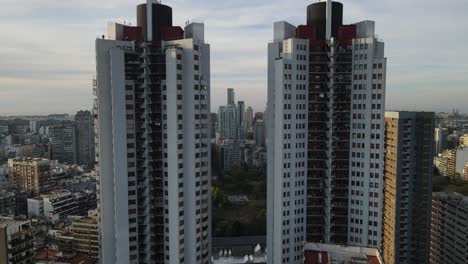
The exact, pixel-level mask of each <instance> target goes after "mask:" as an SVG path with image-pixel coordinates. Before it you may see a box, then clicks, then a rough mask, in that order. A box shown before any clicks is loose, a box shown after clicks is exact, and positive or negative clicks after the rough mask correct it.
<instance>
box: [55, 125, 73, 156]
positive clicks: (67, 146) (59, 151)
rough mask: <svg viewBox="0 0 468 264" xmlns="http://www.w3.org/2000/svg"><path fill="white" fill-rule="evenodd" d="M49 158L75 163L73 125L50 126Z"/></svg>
mask: <svg viewBox="0 0 468 264" xmlns="http://www.w3.org/2000/svg"><path fill="white" fill-rule="evenodd" d="M50 138H51V153H52V155H51V159H53V160H58V161H59V162H61V163H67V164H76V138H75V127H74V126H73V125H59V126H53V127H51V128H50Z"/></svg>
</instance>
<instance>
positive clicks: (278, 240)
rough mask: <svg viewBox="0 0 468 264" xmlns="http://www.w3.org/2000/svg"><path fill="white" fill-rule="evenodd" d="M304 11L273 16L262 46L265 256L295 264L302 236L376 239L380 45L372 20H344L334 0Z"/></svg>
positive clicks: (368, 243)
mask: <svg viewBox="0 0 468 264" xmlns="http://www.w3.org/2000/svg"><path fill="white" fill-rule="evenodd" d="M307 14H308V16H307V25H301V26H298V27H296V26H293V25H291V24H289V23H287V22H277V23H275V24H274V36H273V39H274V40H273V42H272V43H270V44H269V48H268V117H267V123H268V124H267V125H268V129H267V130H268V133H267V135H268V142H269V143H268V145H270V142H271V146H269V147H268V150H267V151H268V181H267V182H268V187H267V189H268V198H267V212H268V217H267V221H268V223H267V237H268V239H267V249H268V251H267V252H268V260H269V261H270V260H271V263H301V262H302V260H303V256H304V255H303V245H304V241H309V242H324V243H337V244H348V245H357V246H365V247H376V248H380V247H381V242H382V241H381V238H382V213H383V212H382V196H381V195H379V196H378V197H376V196H375V195H374V193H379V194H382V190H383V169H384V109H385V82H386V81H385V80H386V58H385V55H384V43H383V42H382V41H380V40H379V39H378V38H377V36H376V34H375V23H374V22H373V21H368V20H367V21H362V22H359V23H356V24H350V25H343V23H342V21H343V5H342V4H341V3H338V2H331V1H327V2H318V3H313V4H311V5H309V6H308V8H307ZM353 183H354V185H353ZM371 195H372V196H371Z"/></svg>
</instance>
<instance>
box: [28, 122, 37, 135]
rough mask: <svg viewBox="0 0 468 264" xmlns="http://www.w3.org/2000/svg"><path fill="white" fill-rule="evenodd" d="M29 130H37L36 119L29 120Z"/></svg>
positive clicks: (34, 131)
mask: <svg viewBox="0 0 468 264" xmlns="http://www.w3.org/2000/svg"><path fill="white" fill-rule="evenodd" d="M29 132H31V133H37V132H39V126H38V124H37V121H35V120H31V121H29Z"/></svg>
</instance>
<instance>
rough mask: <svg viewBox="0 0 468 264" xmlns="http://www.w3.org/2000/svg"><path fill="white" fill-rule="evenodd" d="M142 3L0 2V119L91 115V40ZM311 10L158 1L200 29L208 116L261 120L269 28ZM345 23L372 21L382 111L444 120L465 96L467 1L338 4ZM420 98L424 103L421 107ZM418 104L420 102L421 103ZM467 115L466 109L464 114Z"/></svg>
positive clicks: (281, 4) (346, 0)
mask: <svg viewBox="0 0 468 264" xmlns="http://www.w3.org/2000/svg"><path fill="white" fill-rule="evenodd" d="M139 2H143V1H142V0H138V1H128V0H99V1H95V0H70V1H62V0H28V1H17V0H0V5H1V6H2V8H1V9H0V23H1V25H2V27H1V28H0V33H1V35H2V40H3V41H2V43H1V44H0V115H1V114H5V113H36V112H37V113H39V112H41V113H49V112H50V113H52V112H68V113H72V112H73V111H76V110H78V109H80V108H90V107H91V103H92V96H91V94H92V86H91V80H92V78H93V75H94V71H95V65H94V64H95V62H94V59H95V58H94V39H95V38H96V37H97V36H100V35H101V34H103V33H105V32H106V24H107V21H109V20H126V21H134V20H135V6H136V4H138V3H139ZM312 2H314V1H310V0H308V1H305V0H294V4H292V3H291V1H290V0H289V1H287V0H272V1H266V0H225V1H218V0H199V1H190V0H165V1H163V3H164V4H168V5H170V6H172V7H173V10H174V23H175V24H179V25H184V23H185V21H187V20H192V19H193V20H197V21H203V22H204V23H205V27H206V30H205V32H206V38H207V40H208V42H209V43H210V45H211V59H212V64H211V65H212V110H214V111H216V109H217V108H218V106H219V105H220V104H224V103H225V101H226V88H227V87H234V88H235V89H236V98H237V99H238V100H244V101H245V102H246V104H247V105H252V106H253V107H254V110H255V111H263V110H264V108H265V104H266V61H267V50H266V49H267V43H268V42H269V41H271V39H272V25H273V22H274V21H279V20H285V21H289V22H291V23H293V24H296V25H298V24H303V23H305V21H306V7H307V5H308V4H310V3H312ZM342 2H343V4H344V8H345V9H344V21H345V23H354V22H358V21H361V20H366V19H369V20H374V21H376V30H377V33H378V35H379V37H380V38H382V39H383V40H384V41H385V42H386V55H387V57H388V73H387V75H388V77H387V105H388V106H389V107H390V106H391V107H393V108H401V107H406V108H411V109H413V108H414V109H434V110H448V109H451V108H453V107H457V106H460V108H462V105H463V104H465V102H464V100H462V99H461V98H466V97H467V96H468V89H466V88H468V87H467V86H468V64H467V62H468V53H467V52H466V43H467V42H468V19H467V18H466V16H465V14H464V12H465V11H464V10H467V9H468V2H467V1H466V0H451V1H449V3H448V2H447V1H439V0H426V1H424V0H411V1H407V0H379V1H375V0H361V1H351V0H343V1H342ZM422 96H424V97H422ZM422 98H424V100H422ZM467 110H468V109H467Z"/></svg>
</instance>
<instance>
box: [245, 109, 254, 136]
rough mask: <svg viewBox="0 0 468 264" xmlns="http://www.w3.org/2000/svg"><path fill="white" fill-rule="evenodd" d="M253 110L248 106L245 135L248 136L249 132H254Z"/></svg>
mask: <svg viewBox="0 0 468 264" xmlns="http://www.w3.org/2000/svg"><path fill="white" fill-rule="evenodd" d="M253 115H254V112H253V109H252V107H251V106H248V107H247V109H245V117H244V120H245V130H246V131H245V133H246V134H247V133H248V132H249V131H251V130H252V123H253Z"/></svg>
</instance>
